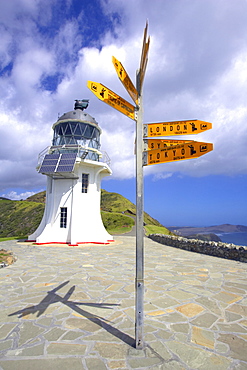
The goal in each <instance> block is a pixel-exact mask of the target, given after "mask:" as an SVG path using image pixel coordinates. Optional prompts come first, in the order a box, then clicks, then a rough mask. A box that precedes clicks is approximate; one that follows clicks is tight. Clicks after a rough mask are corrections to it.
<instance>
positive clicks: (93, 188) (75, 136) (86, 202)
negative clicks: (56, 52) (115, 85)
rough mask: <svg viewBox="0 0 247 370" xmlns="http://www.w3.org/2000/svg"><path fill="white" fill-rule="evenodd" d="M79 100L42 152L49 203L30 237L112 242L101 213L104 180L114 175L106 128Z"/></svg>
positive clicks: (41, 168)
mask: <svg viewBox="0 0 247 370" xmlns="http://www.w3.org/2000/svg"><path fill="white" fill-rule="evenodd" d="M88 104H89V101H88V100H76V101H75V106H74V110H73V111H70V112H68V113H65V114H63V115H62V116H61V117H59V118H58V120H57V122H56V123H54V125H53V126H52V128H53V131H54V133H53V140H52V145H51V146H49V147H48V148H46V149H44V150H43V152H41V153H40V155H39V160H38V166H37V170H38V172H39V173H41V174H43V175H46V177H47V187H46V205H45V211H44V215H43V219H42V221H41V223H40V225H39V227H38V228H37V230H36V231H35V232H34V233H33V234H32V235H30V236H29V237H28V240H35V241H36V243H37V244H47V243H67V244H70V245H78V244H80V243H104V244H105V243H109V241H112V236H111V235H110V234H109V233H108V232H107V231H106V229H105V227H104V225H103V222H102V219H101V213H100V195H101V180H102V178H103V177H105V176H109V175H111V173H112V172H111V169H110V167H109V164H110V160H109V157H108V155H107V153H102V152H101V151H100V135H101V132H102V131H101V129H100V127H99V125H98V123H97V122H96V120H95V119H94V118H93V117H92V116H91V115H89V114H88V113H86V112H85V111H84V110H85V109H86V108H87V107H88Z"/></svg>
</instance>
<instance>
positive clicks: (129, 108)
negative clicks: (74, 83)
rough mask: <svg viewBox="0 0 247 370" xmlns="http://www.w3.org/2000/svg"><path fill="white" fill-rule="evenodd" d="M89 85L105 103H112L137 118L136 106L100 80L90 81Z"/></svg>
mask: <svg viewBox="0 0 247 370" xmlns="http://www.w3.org/2000/svg"><path fill="white" fill-rule="evenodd" d="M87 87H88V88H89V89H90V90H91V91H92V92H93V93H94V94H95V95H96V96H97V98H99V99H100V100H102V101H103V102H104V103H106V104H109V105H111V106H112V107H113V108H115V109H117V110H118V111H119V112H121V113H123V114H125V115H126V116H128V117H129V118H131V119H135V107H134V106H133V105H132V104H130V103H129V102H127V101H126V100H125V99H123V98H121V96H119V95H117V94H116V93H114V92H113V91H111V90H110V89H108V88H107V87H105V86H104V85H102V84H101V83H98V82H93V81H88V82H87Z"/></svg>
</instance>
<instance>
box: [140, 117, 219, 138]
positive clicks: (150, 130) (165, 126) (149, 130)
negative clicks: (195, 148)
mask: <svg viewBox="0 0 247 370" xmlns="http://www.w3.org/2000/svg"><path fill="white" fill-rule="evenodd" d="M211 128H212V123H210V122H204V121H199V120H197V119H193V120H187V121H173V122H158V123H147V124H144V125H143V133H144V137H155V136H156V137H157V136H173V135H191V134H199V133H200V132H204V131H206V130H209V129H211Z"/></svg>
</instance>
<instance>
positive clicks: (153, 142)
mask: <svg viewBox="0 0 247 370" xmlns="http://www.w3.org/2000/svg"><path fill="white" fill-rule="evenodd" d="M143 142H144V151H147V150H155V149H164V148H167V147H171V146H176V145H178V144H186V143H193V140H165V139H164V140H161V139H144V140H143Z"/></svg>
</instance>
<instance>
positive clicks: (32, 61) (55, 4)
mask: <svg viewBox="0 0 247 370" xmlns="http://www.w3.org/2000/svg"><path fill="white" fill-rule="evenodd" d="M146 20H148V24H149V27H148V35H150V48H149V54H148V65H147V70H146V75H145V80H144V85H143V107H144V118H143V119H144V123H152V122H169V121H177V120H191V119H199V120H202V121H206V122H211V123H212V125H213V128H212V129H211V130H208V131H206V132H203V133H201V134H198V135H190V136H186V135H183V136H176V137H174V136H173V137H172V139H180V140H181V139H183V140H188V139H189V140H196V141H202V142H209V143H213V145H214V150H213V151H212V152H210V153H207V154H206V155H204V156H202V157H200V158H197V159H190V160H185V161H177V162H171V163H165V164H156V165H151V166H146V167H144V169H143V170H144V208H145V211H146V212H148V213H149V214H150V215H151V216H152V217H154V218H156V219H158V220H159V221H160V222H161V223H162V224H163V225H165V226H209V225H216V224H222V223H231V224H242V225H247V197H246V193H247V152H246V147H247V130H246V128H247V26H246V25H247V1H246V0H236V1H232V0H217V1H215V0H152V1H150V0H135V1H132V0H63V1H62V0H11V1H6V2H5V1H4V2H3V1H2V2H0V34H1V41H0V86H1V89H0V196H2V197H7V198H10V199H13V200H20V199H26V198H27V197H28V196H30V195H32V194H34V193H37V192H39V191H43V190H45V188H46V176H44V175H41V174H39V173H37V171H36V165H37V160H38V155H39V153H40V152H41V151H42V150H44V149H45V148H46V147H48V146H49V145H51V140H52V136H53V130H52V125H53V123H55V122H56V121H57V118H58V117H59V116H60V115H62V114H63V113H65V112H68V111H70V110H73V107H74V100H75V99H89V100H90V102H89V107H88V109H87V113H89V114H91V115H92V116H93V117H95V119H96V121H97V122H98V123H99V125H100V127H101V128H102V135H101V144H102V151H106V152H107V153H108V155H109V156H110V158H111V169H112V171H113V174H112V176H111V177H108V178H107V179H104V180H103V182H102V187H103V188H104V189H105V190H107V191H114V192H118V193H120V194H122V195H123V196H125V197H127V198H128V199H130V200H131V201H132V202H134V203H135V155H134V142H135V122H134V121H133V120H131V119H129V118H128V117H127V116H125V115H123V114H121V113H119V112H118V111H116V110H114V109H113V108H112V107H110V106H108V105H106V104H104V103H103V102H101V101H100V100H98V99H97V97H96V96H94V94H93V93H92V92H91V91H90V90H89V89H88V88H87V86H86V85H87V81H88V80H91V81H96V82H100V83H102V84H104V85H105V86H107V87H108V88H110V89H111V90H113V91H114V92H116V93H117V94H119V95H120V96H122V97H123V98H124V99H126V100H128V101H129V102H131V103H132V101H131V98H130V97H129V95H128V93H127V91H126V90H125V89H124V87H123V85H122V84H121V82H120V81H119V79H118V77H117V74H116V71H115V69H114V66H113V64H112V56H115V57H116V58H117V59H118V60H119V61H120V62H121V63H122V64H123V66H124V68H125V69H126V71H127V72H128V74H129V76H130V78H131V79H132V81H133V82H134V83H135V78H136V77H135V76H136V70H137V69H138V67H139V64H140V56H141V49H142V42H143V31H144V27H145V24H146Z"/></svg>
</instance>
